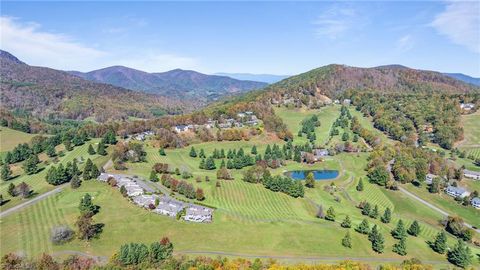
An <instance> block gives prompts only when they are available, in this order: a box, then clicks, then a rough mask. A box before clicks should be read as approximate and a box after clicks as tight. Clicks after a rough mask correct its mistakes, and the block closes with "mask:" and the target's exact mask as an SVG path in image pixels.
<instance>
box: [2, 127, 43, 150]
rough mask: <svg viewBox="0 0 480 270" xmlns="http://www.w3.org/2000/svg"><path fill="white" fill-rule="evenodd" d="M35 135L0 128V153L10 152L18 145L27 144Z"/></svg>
mask: <svg viewBox="0 0 480 270" xmlns="http://www.w3.org/2000/svg"><path fill="white" fill-rule="evenodd" d="M35 135H36V134H29V133H25V132H22V131H18V130H14V129H11V128H7V127H0V152H5V151H10V150H12V149H13V148H15V146H17V145H18V144H20V143H28V142H30V140H31V139H32V138H33V137H34V136H35Z"/></svg>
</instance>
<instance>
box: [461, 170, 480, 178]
mask: <svg viewBox="0 0 480 270" xmlns="http://www.w3.org/2000/svg"><path fill="white" fill-rule="evenodd" d="M463 175H464V176H465V177H467V178H472V179H475V180H480V172H475V171H469V170H463Z"/></svg>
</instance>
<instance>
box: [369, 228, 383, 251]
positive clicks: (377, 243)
mask: <svg viewBox="0 0 480 270" xmlns="http://www.w3.org/2000/svg"><path fill="white" fill-rule="evenodd" d="M372 249H373V251H375V252H377V253H383V251H384V249H385V238H383V235H382V234H381V233H378V234H377V237H376V238H375V240H374V241H373V242H372Z"/></svg>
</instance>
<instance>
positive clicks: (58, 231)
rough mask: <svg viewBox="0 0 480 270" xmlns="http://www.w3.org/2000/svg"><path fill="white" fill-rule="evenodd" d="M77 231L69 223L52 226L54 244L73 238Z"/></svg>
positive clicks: (51, 237)
mask: <svg viewBox="0 0 480 270" xmlns="http://www.w3.org/2000/svg"><path fill="white" fill-rule="evenodd" d="M74 235H75V232H74V231H73V230H72V229H71V228H70V227H68V226H67V225H61V226H56V227H53V228H52V231H51V236H50V239H51V241H52V243H53V244H55V245H60V244H63V243H66V242H68V241H70V240H72V238H73V236H74Z"/></svg>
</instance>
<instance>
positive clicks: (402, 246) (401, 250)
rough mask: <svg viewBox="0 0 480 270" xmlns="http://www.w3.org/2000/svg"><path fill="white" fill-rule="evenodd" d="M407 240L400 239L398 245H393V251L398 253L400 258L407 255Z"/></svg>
mask: <svg viewBox="0 0 480 270" xmlns="http://www.w3.org/2000/svg"><path fill="white" fill-rule="evenodd" d="M405 241H406V240H405V238H402V239H400V241H399V242H398V243H395V244H394V245H393V249H392V251H393V252H395V253H397V254H398V255H400V256H405V255H407V244H406V243H405Z"/></svg>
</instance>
